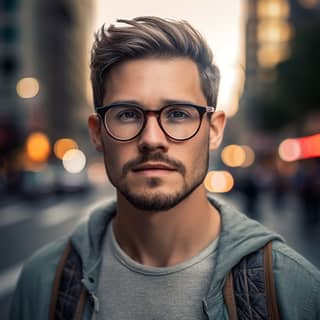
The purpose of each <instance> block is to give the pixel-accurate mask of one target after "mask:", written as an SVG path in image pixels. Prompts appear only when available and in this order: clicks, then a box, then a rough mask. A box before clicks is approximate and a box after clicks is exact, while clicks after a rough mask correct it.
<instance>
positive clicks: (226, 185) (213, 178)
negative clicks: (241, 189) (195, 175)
mask: <svg viewBox="0 0 320 320" xmlns="http://www.w3.org/2000/svg"><path fill="white" fill-rule="evenodd" d="M204 185H205V187H206V189H207V190H208V191H209V192H216V193H224V192H228V191H230V190H231V189H232V188H233V186H234V179H233V177H232V175H231V174H230V173H229V172H228V171H210V172H208V174H207V176H206V178H205V180H204Z"/></svg>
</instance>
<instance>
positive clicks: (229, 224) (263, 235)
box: [71, 196, 282, 309]
mask: <svg viewBox="0 0 320 320" xmlns="http://www.w3.org/2000/svg"><path fill="white" fill-rule="evenodd" d="M208 199H209V201H210V202H211V204H212V205H213V206H214V207H216V208H217V209H218V211H219V212H220V214H221V220H222V223H221V226H222V227H221V232H220V235H219V242H218V247H217V254H216V268H215V270H214V272H213V275H212V280H211V283H210V286H209V291H208V294H207V297H206V298H205V300H204V304H205V308H208V309H210V306H212V305H213V304H214V301H218V300H220V299H219V296H220V295H221V292H222V288H223V285H224V280H225V277H226V275H227V273H228V272H229V270H231V269H232V267H233V266H235V265H236V264H237V263H238V262H239V261H240V260H241V259H242V258H243V257H244V256H245V255H247V254H249V253H251V252H254V251H256V250H258V249H259V248H261V247H263V246H264V245H265V244H266V243H267V242H269V241H270V240H275V239H278V240H282V239H281V237H280V236H279V235H277V234H275V233H273V232H271V231H269V230H268V229H267V228H265V227H264V226H262V225H261V224H260V223H258V222H256V221H255V220H251V219H249V218H247V217H246V216H245V215H244V214H242V213H241V212H239V211H238V210H236V209H235V208H233V207H231V206H229V205H228V204H226V203H224V202H223V201H221V200H218V199H217V198H215V197H212V196H209V197H208ZM91 211H92V213H91V215H90V218H89V221H87V222H85V223H83V224H82V225H80V226H79V227H78V229H77V230H76V231H75V232H74V234H73V235H72V237H71V241H72V243H73V245H74V247H75V249H76V250H77V251H78V253H79V255H80V256H81V259H82V263H83V273H84V284H85V285H86V287H87V288H88V289H89V290H90V291H93V292H94V291H95V290H96V287H97V283H98V281H97V280H98V278H99V271H100V266H101V260H102V257H101V251H102V244H103V237H104V235H105V231H106V227H107V225H108V224H109V223H110V221H111V220H112V218H113V217H114V215H115V214H116V202H115V200H110V201H107V202H103V203H101V204H99V205H97V206H96V207H95V208H94V209H92V210H91ZM89 278H91V280H92V279H93V281H89V280H88V279H89Z"/></svg>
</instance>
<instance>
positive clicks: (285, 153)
mask: <svg viewBox="0 0 320 320" xmlns="http://www.w3.org/2000/svg"><path fill="white" fill-rule="evenodd" d="M278 151H279V156H280V158H281V159H282V160H284V161H296V160H301V159H308V158H317V157H320V134H315V135H312V136H308V137H302V138H296V139H286V140H284V141H282V142H281V143H280V145H279V149H278Z"/></svg>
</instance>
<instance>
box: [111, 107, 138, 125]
mask: <svg viewBox="0 0 320 320" xmlns="http://www.w3.org/2000/svg"><path fill="white" fill-rule="evenodd" d="M117 109H118V110H117V112H116V113H115V118H116V119H117V120H118V121H121V122H134V121H138V120H140V119H141V118H142V113H141V111H140V110H139V109H135V108H117Z"/></svg>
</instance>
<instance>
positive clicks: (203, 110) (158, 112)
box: [96, 102, 216, 141]
mask: <svg viewBox="0 0 320 320" xmlns="http://www.w3.org/2000/svg"><path fill="white" fill-rule="evenodd" d="M120 106H128V107H135V108H137V109H139V110H140V111H141V112H142V114H143V124H142V126H141V128H140V129H139V130H138V132H137V134H136V135H134V136H133V137H132V138H129V139H121V138H118V137H115V136H114V135H113V134H112V133H111V131H110V129H109V128H108V126H107V124H106V121H105V114H106V113H107V111H108V110H109V109H111V108H116V107H120ZM171 106H186V107H193V108H195V109H196V110H197V111H198V112H199V116H200V119H199V125H198V128H197V130H195V132H194V133H193V134H192V135H191V136H190V137H187V138H183V139H177V138H174V137H172V136H171V135H169V134H168V133H167V131H166V130H165V129H164V128H163V126H162V124H161V113H162V112H163V110H165V109H166V108H168V107H171ZM215 111H216V106H200V105H196V104H192V103H184V102H178V103H170V104H167V105H165V106H163V107H161V108H160V109H158V110H147V109H143V108H142V107H141V106H140V105H138V104H135V103H129V102H128V103H127V102H124V103H122V102H121V103H120V102H119V103H118V102H117V103H111V104H109V105H106V106H102V107H97V108H96V113H97V114H98V116H99V117H100V119H101V121H102V122H103V125H104V127H105V129H106V131H107V133H108V134H109V136H110V137H111V138H113V139H115V140H117V141H130V140H133V139H135V138H136V137H138V136H139V135H140V134H141V133H142V132H143V130H144V128H145V126H146V124H147V114H148V113H155V114H156V115H157V121H158V124H159V127H160V128H161V130H162V132H163V133H164V134H165V135H166V136H167V137H169V138H170V139H172V140H175V141H186V140H189V139H191V138H193V137H194V136H195V135H196V134H197V133H198V131H199V129H200V127H201V123H202V119H203V115H204V114H205V113H214V112H215Z"/></svg>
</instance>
